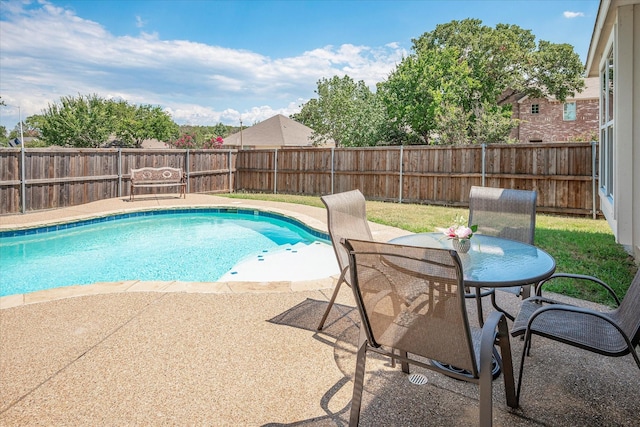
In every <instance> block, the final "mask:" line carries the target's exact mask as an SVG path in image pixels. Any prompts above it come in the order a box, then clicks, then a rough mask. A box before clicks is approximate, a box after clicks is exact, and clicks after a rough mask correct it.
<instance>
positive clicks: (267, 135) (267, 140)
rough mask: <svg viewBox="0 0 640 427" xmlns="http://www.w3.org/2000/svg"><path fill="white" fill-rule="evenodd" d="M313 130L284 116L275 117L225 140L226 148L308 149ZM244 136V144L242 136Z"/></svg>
mask: <svg viewBox="0 0 640 427" xmlns="http://www.w3.org/2000/svg"><path fill="white" fill-rule="evenodd" d="M312 133H313V129H311V128H310V127H307V126H305V125H303V124H302V123H298V122H296V121H295V120H292V119H290V118H288V117H285V116H283V115H282V114H278V115H275V116H273V117H271V118H269V119H267V120H264V121H262V122H260V123H257V124H255V125H253V126H251V127H248V128H246V129H243V130H242V132H237V133H234V134H232V135H229V136H227V137H226V138H224V145H225V146H236V147H240V146H241V145H242V146H250V147H257V148H261V147H265V148H266V147H306V146H311V145H312V142H311V134H312ZM241 135H242V143H241V141H240V136H241Z"/></svg>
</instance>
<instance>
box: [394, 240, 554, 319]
mask: <svg viewBox="0 0 640 427" xmlns="http://www.w3.org/2000/svg"><path fill="white" fill-rule="evenodd" d="M390 243H397V244H402V245H410V246H422V247H427V248H442V249H453V243H452V241H451V240H450V239H448V238H447V237H446V236H444V235H443V234H442V233H417V234H410V235H407V236H402V237H397V238H395V239H392V240H390ZM458 256H459V257H460V261H461V262H462V270H463V275H464V276H463V280H464V284H465V286H468V287H474V288H476V292H475V295H476V296H477V297H476V301H477V305H478V320H479V321H480V325H482V324H483V323H484V319H483V315H482V302H481V300H480V297H479V296H478V295H480V288H483V287H486V288H500V287H511V286H523V285H529V284H535V283H538V282H539V281H540V280H543V279H546V278H548V277H549V276H551V275H552V274H553V273H554V271H555V269H556V262H555V260H554V259H553V258H552V257H551V255H549V254H548V253H546V252H545V251H543V250H542V249H539V248H537V247H535V246H532V245H529V244H526V243H522V242H518V241H515V240H510V239H503V238H500V237H493V236H484V235H482V234H474V236H473V238H472V239H471V249H470V250H469V252H467V253H458ZM496 308H498V310H500V311H502V312H503V313H504V310H502V309H500V308H499V307H496Z"/></svg>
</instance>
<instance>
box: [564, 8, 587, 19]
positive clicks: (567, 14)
mask: <svg viewBox="0 0 640 427" xmlns="http://www.w3.org/2000/svg"><path fill="white" fill-rule="evenodd" d="M563 15H564V17H565V18H567V19H573V18H582V17H584V13H582V12H571V11H569V10H567V11H565V12H564V13H563Z"/></svg>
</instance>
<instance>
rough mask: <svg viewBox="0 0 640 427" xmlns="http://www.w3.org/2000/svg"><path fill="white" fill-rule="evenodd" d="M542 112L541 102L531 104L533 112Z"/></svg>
mask: <svg viewBox="0 0 640 427" xmlns="http://www.w3.org/2000/svg"><path fill="white" fill-rule="evenodd" d="M539 113H540V104H531V114H539Z"/></svg>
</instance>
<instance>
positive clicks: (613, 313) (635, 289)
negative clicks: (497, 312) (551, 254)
mask: <svg viewBox="0 0 640 427" xmlns="http://www.w3.org/2000/svg"><path fill="white" fill-rule="evenodd" d="M560 277H568V278H572V279H575V280H577V281H578V283H579V282H580V281H589V282H592V283H595V284H597V285H598V286H602V287H603V288H604V289H606V290H607V292H608V293H609V294H610V295H611V296H612V297H613V299H614V300H615V302H616V305H617V308H615V309H614V310H607V311H598V310H592V309H589V308H583V307H576V306H573V305H568V304H565V303H562V302H558V301H556V300H553V299H549V298H545V297H543V296H542V287H543V285H544V284H545V283H548V282H550V281H551V280H553V279H557V278H560ZM523 334H524V348H523V350H522V359H521V360H520V373H519V374H518V391H517V398H518V400H519V399H520V389H521V386H522V372H523V369H524V360H525V356H529V355H530V352H531V340H532V336H533V335H540V336H542V337H545V338H549V339H551V340H554V341H559V342H562V343H565V344H568V345H571V346H574V347H577V348H581V349H584V350H588V351H591V352H594V353H598V354H602V355H605V356H611V357H620V356H625V355H627V354H631V355H632V356H633V359H634V360H635V362H636V365H638V369H640V358H639V357H638V353H637V352H636V349H635V347H637V346H638V345H639V344H640V270H639V271H638V272H637V273H636V276H635V278H634V279H633V282H631V286H630V287H629V289H628V290H627V294H626V295H625V297H624V299H623V300H622V303H621V302H620V300H619V298H618V297H617V296H616V294H615V293H614V291H613V289H611V287H609V286H608V285H607V284H606V283H604V282H603V281H601V280H599V279H597V278H595V277H592V276H584V275H579V274H567V273H556V274H554V275H553V276H551V277H550V278H548V279H546V280H543V281H541V282H540V283H539V284H538V285H536V295H535V296H532V297H530V298H527V299H525V300H524V301H523V302H522V304H521V308H520V312H519V313H518V316H517V317H516V320H515V322H514V324H513V328H512V330H511V335H513V336H514V337H515V336H521V335H523Z"/></svg>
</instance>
